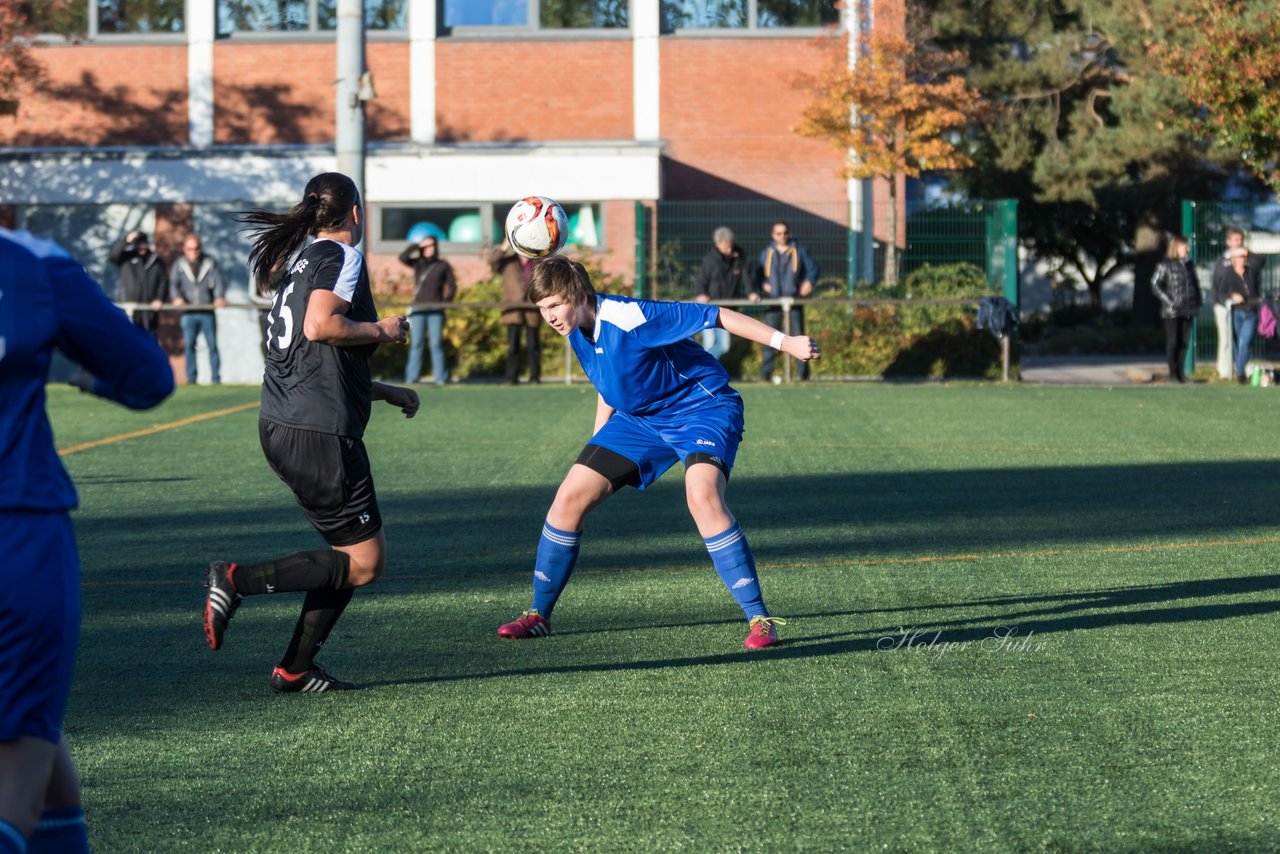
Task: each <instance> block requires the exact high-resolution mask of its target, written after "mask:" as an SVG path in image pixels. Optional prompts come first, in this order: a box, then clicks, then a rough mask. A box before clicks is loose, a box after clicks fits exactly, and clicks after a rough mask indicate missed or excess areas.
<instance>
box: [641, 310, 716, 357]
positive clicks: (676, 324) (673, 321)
mask: <svg viewBox="0 0 1280 854" xmlns="http://www.w3.org/2000/svg"><path fill="white" fill-rule="evenodd" d="M638 303H639V305H640V308H641V310H642V311H643V312H644V317H645V322H644V323H642V324H640V325H639V326H637V327H636V328H635V329H634V330H633V331H632V334H633V335H635V336H636V338H637V340H639V341H640V342H641V343H642V344H644V345H645V346H646V347H664V346H666V345H667V344H674V343H675V342H677V341H683V340H684V339H686V338H690V337H692V336H694V335H696V334H697V333H699V332H702V331H703V330H704V329H711V328H712V327H714V326H717V325H718V324H719V321H720V306H718V305H710V304H704V303H700V302H658V301H655V300H639V301H638Z"/></svg>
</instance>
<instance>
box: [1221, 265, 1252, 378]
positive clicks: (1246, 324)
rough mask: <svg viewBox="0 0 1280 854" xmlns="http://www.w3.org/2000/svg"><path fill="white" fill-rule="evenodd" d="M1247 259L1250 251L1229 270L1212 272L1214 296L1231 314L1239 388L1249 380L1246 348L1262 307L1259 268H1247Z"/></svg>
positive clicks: (1233, 360) (1235, 368)
mask: <svg viewBox="0 0 1280 854" xmlns="http://www.w3.org/2000/svg"><path fill="white" fill-rule="evenodd" d="M1249 257H1250V255H1249V250H1247V249H1244V248H1241V249H1240V250H1239V251H1237V252H1236V253H1235V254H1233V255H1232V256H1231V260H1230V265H1229V266H1227V267H1225V268H1224V269H1221V270H1219V269H1217V268H1215V269H1214V271H1213V275H1214V292H1215V295H1216V294H1217V293H1219V292H1221V293H1223V294H1225V298H1224V299H1223V302H1224V304H1226V305H1227V306H1228V307H1229V308H1230V310H1231V331H1232V333H1233V341H1234V343H1233V346H1232V351H1231V353H1232V357H1231V358H1232V364H1233V368H1234V370H1235V377H1236V382H1238V383H1242V384H1243V383H1246V382H1248V380H1249V378H1248V376H1247V375H1246V373H1245V370H1246V368H1247V367H1248V364H1249V345H1250V344H1252V343H1253V336H1254V334H1255V333H1256V332H1257V331H1258V308H1259V307H1260V306H1261V304H1262V286H1261V281H1260V277H1259V276H1258V275H1256V273H1257V271H1258V270H1259V269H1260V266H1255V265H1253V264H1250V263H1249Z"/></svg>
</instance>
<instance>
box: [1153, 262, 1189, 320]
mask: <svg viewBox="0 0 1280 854" xmlns="http://www.w3.org/2000/svg"><path fill="white" fill-rule="evenodd" d="M1151 290H1152V292H1153V293H1155V295H1156V299H1158V300H1160V316H1161V317H1164V318H1170V317H1195V315H1196V312H1197V311H1199V310H1200V303H1201V297H1200V283H1199V282H1198V281H1196V270H1195V267H1192V266H1191V262H1190V261H1179V260H1178V259H1176V258H1165V259H1163V260H1162V261H1161V262H1160V263H1159V264H1157V265H1156V271H1155V273H1154V274H1153V275H1152V276H1151Z"/></svg>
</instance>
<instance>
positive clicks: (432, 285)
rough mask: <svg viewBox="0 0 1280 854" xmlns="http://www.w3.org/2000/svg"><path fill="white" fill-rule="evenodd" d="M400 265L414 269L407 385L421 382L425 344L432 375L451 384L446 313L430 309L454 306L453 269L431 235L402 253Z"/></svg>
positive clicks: (405, 377)
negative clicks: (447, 350)
mask: <svg viewBox="0 0 1280 854" xmlns="http://www.w3.org/2000/svg"><path fill="white" fill-rule="evenodd" d="M400 263H401V264H404V265H406V266H409V267H412V268H413V304H412V305H410V306H409V357H408V359H407V360H406V362H405V368H404V381H405V383H406V384H408V383H416V382H417V381H418V380H419V379H421V378H422V344H423V340H424V338H425V339H426V341H427V342H429V343H430V345H431V371H432V373H433V374H434V375H435V383H436V385H438V386H442V385H444V384H445V383H447V382H448V381H449V367H448V365H446V364H445V361H444V309H442V308H439V307H438V306H437V307H435V308H429V307H428V306H429V305H430V304H432V303H442V302H453V297H454V295H455V294H457V292H458V283H457V281H456V280H455V279H454V276H453V267H451V266H450V265H449V262H448V261H446V260H444V259H443V258H441V257H440V246H439V243H438V242H437V241H436V238H435V237H434V236H432V235H428V236H426V237H424V238H423V239H422V240H420V241H419V242H417V243H411V244H409V246H407V247H406V248H405V250H404V251H403V252H401V253H400Z"/></svg>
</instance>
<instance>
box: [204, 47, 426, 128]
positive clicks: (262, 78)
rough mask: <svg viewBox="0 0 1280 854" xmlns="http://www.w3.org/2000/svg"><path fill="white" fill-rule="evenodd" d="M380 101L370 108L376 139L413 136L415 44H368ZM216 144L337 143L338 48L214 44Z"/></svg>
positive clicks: (373, 102) (370, 103)
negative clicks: (411, 71) (412, 55)
mask: <svg viewBox="0 0 1280 854" xmlns="http://www.w3.org/2000/svg"><path fill="white" fill-rule="evenodd" d="M366 61H367V62H368V65H369V70H370V71H372V72H373V79H374V88H375V89H376V90H377V95H378V97H377V98H376V99H375V100H373V101H370V102H369V103H368V104H367V106H366V115H367V117H368V126H367V130H366V133H367V135H368V138H369V140H370V141H375V140H377V141H386V140H396V139H407V138H408V137H409V46H408V45H407V44H404V43H400V42H396V43H376V42H371V43H370V44H369V45H368V49H367V53H366ZM213 67H214V84H213V86H214V140H215V141H216V142H218V143H224V144H225V143H230V144H236V143H240V144H244V143H254V144H274V143H295V144H296V143H331V142H333V139H334V109H335V97H336V96H335V93H334V87H333V80H334V78H335V76H336V75H337V52H336V49H335V47H334V45H333V43H332V42H315V43H312V42H306V43H293V44H255V43H252V42H243V43H240V44H218V45H215V46H214V59H213Z"/></svg>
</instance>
